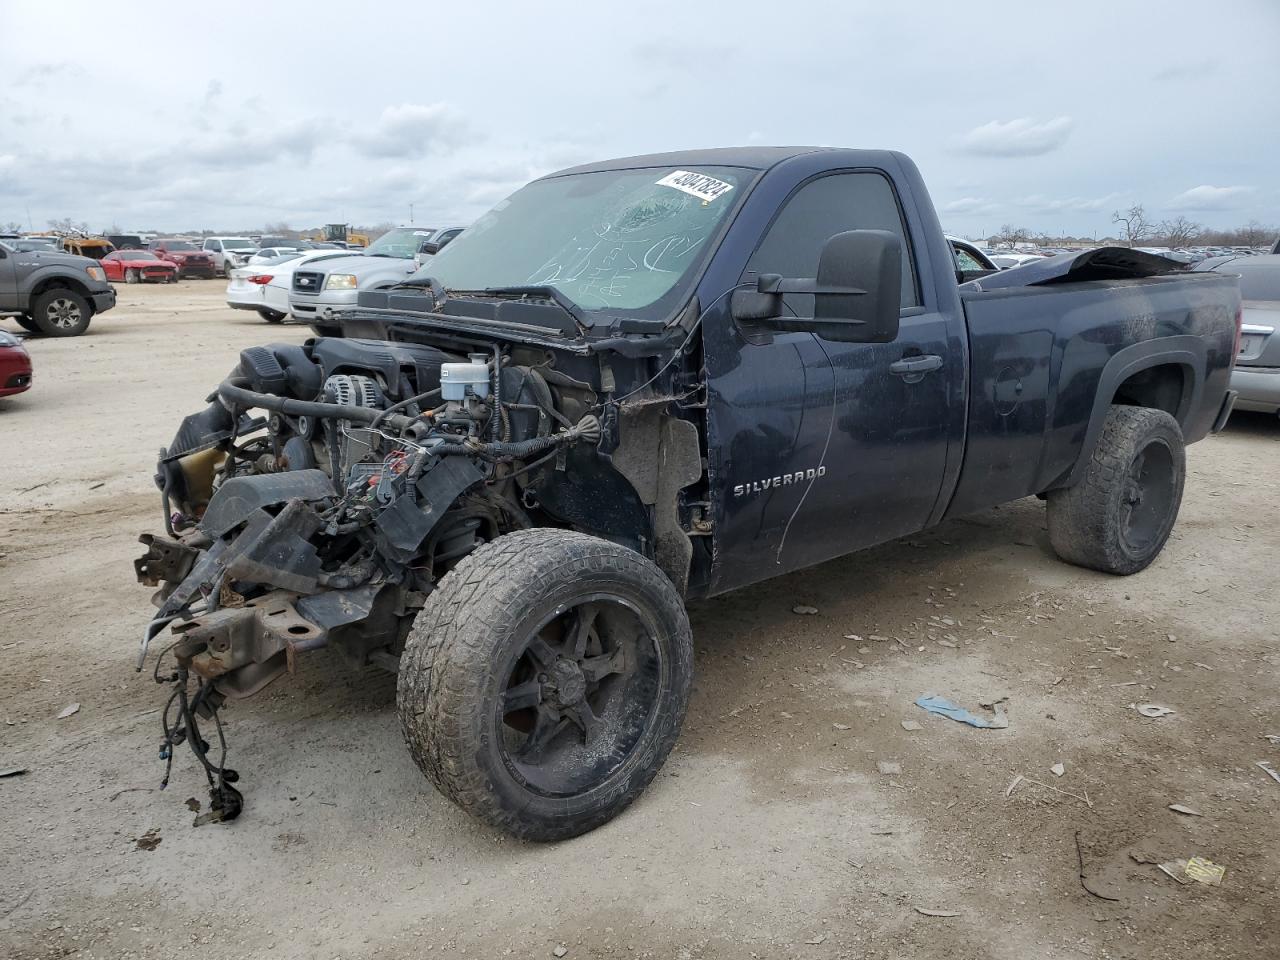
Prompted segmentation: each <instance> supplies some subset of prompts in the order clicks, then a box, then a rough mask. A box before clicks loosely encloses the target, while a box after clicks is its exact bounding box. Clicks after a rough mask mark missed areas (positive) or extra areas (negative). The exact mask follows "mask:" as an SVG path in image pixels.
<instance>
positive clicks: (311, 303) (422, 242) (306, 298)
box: [289, 227, 436, 336]
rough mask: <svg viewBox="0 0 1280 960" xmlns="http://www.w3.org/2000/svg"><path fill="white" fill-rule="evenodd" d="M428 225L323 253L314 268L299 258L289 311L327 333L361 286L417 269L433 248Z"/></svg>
mask: <svg viewBox="0 0 1280 960" xmlns="http://www.w3.org/2000/svg"><path fill="white" fill-rule="evenodd" d="M435 232H436V231H434V230H431V229H429V228H422V229H418V228H414V227H399V228H397V229H395V230H388V231H387V232H386V233H384V234H383V235H382V236H380V237H379V238H378V239H377V240H375V241H373V243H371V244H370V245H369V247H368V249H367V250H364V251H362V252H360V253H357V254H352V253H350V252H348V253H347V254H346V255H345V256H340V257H337V258H335V259H333V260H329V259H328V258H325V261H324V262H323V263H317V264H316V265H315V266H314V268H313V266H312V264H311V263H307V264H304V265H303V266H302V267H301V268H300V269H298V270H296V271H294V273H293V293H292V294H291V295H290V297H289V312H290V313H292V314H293V315H294V316H295V317H297V318H298V319H299V320H305V321H307V322H308V323H311V324H313V329H315V330H316V332H317V333H320V334H321V335H323V336H330V335H332V333H333V331H334V330H336V329H337V325H336V324H335V323H333V322H332V321H333V320H334V318H336V317H337V315H338V314H340V313H343V312H345V311H348V310H350V309H352V308H353V307H354V306H355V305H356V301H357V300H358V299H359V296H360V291H361V290H372V289H373V288H375V287H379V286H383V285H384V284H385V285H390V284H395V283H399V282H401V281H402V280H405V279H406V278H407V277H408V276H409V275H410V274H412V273H413V272H414V271H415V270H417V269H418V267H419V264H420V263H421V262H422V259H423V258H422V255H423V254H426V255H427V259H429V258H430V255H431V254H433V253H434V252H435V248H433V247H432V246H431V239H432V237H433V236H434V235H435Z"/></svg>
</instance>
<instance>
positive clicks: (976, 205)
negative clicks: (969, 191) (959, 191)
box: [942, 197, 997, 215]
mask: <svg viewBox="0 0 1280 960" xmlns="http://www.w3.org/2000/svg"><path fill="white" fill-rule="evenodd" d="M996 209H997V205H996V204H994V203H992V202H991V201H990V200H987V199H985V198H983V197H961V198H960V199H959V200H952V201H951V202H950V203H944V204H943V205H942V212H943V213H958V214H966V213H967V214H975V215H976V214H987V213H994V212H995V211H996Z"/></svg>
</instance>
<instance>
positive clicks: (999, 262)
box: [991, 251, 1044, 270]
mask: <svg viewBox="0 0 1280 960" xmlns="http://www.w3.org/2000/svg"><path fill="white" fill-rule="evenodd" d="M1043 259H1044V258H1043V257H1042V256H1040V254H1038V253H1009V252H1008V251H1001V252H1000V253H993V254H992V255H991V262H992V263H994V264H995V265H996V266H997V267H998V268H999V269H1001V270H1012V269H1013V268H1014V267H1020V266H1022V265H1023V264H1024V263H1035V262H1036V261H1037V260H1043Z"/></svg>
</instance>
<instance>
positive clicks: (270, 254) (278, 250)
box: [228, 246, 309, 276]
mask: <svg viewBox="0 0 1280 960" xmlns="http://www.w3.org/2000/svg"><path fill="white" fill-rule="evenodd" d="M308 249H309V248H308V247H290V246H279V247H262V248H260V249H258V250H255V251H254V252H253V256H251V257H250V258H249V259H248V260H246V261H245V263H244V266H246V267H252V266H254V265H255V264H259V263H270V262H272V261H273V260H279V259H280V258H281V257H287V256H289V255H290V254H298V253H303V252H305V251H306V250H308ZM228 276H229V275H228Z"/></svg>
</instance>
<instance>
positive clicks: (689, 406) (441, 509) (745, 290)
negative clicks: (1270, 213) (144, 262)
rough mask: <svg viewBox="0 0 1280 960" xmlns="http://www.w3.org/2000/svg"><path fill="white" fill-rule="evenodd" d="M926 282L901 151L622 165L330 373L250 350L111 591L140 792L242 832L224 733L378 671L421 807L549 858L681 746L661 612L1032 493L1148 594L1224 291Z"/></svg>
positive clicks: (393, 297)
mask: <svg viewBox="0 0 1280 960" xmlns="http://www.w3.org/2000/svg"><path fill="white" fill-rule="evenodd" d="M957 267H958V264H957V262H956V260H955V259H954V257H953V253H952V249H951V247H950V245H949V244H948V242H947V240H946V239H945V238H944V236H943V233H942V230H941V228H940V227H939V224H938V221H937V218H936V216H935V213H934V210H933V207H932V204H931V203H930V200H929V197H928V194H927V193H926V191H925V187H924V185H923V183H922V182H921V179H920V176H919V174H918V173H917V171H916V168H915V167H914V165H913V164H912V163H911V161H910V160H908V159H907V158H906V157H904V156H902V155H900V154H897V153H890V152H880V151H860V150H841V149H814V148H805V149H798V148H786V149H783V148H744V149H725V150H707V151H698V152H688V153H673V154H661V155H654V156H646V157H633V158H629V159H624V160H613V161H608V162H604V163H596V164H590V165H587V166H582V167H577V168H574V169H571V170H566V171H563V172H561V173H557V174H553V175H550V176H547V177H543V178H542V179H540V180H537V181H535V182H533V183H531V184H529V185H528V186H526V187H524V188H523V189H521V190H519V191H518V192H516V193H515V194H514V195H513V196H511V197H510V198H509V199H507V200H505V201H503V202H502V203H501V204H499V205H498V206H497V207H496V208H494V210H493V211H491V212H490V213H488V214H487V215H485V216H484V217H482V218H481V219H480V220H479V221H478V222H477V223H476V224H475V225H474V226H472V227H471V228H470V229H468V230H467V231H466V232H465V233H464V234H462V236H460V237H459V238H458V239H457V240H455V241H454V242H453V243H452V244H451V245H450V246H449V247H448V248H446V249H444V250H442V251H440V252H439V254H438V255H437V256H435V257H434V258H433V259H432V260H431V262H430V263H429V264H427V265H426V266H425V267H424V268H423V269H422V270H420V271H419V272H418V273H417V274H415V275H413V276H412V277H410V278H408V279H407V280H406V281H404V282H402V283H401V284H399V285H398V286H395V287H393V288H388V289H381V290H374V291H368V292H364V293H362V294H361V296H360V300H359V305H358V306H357V307H356V308H355V309H354V310H352V311H351V312H350V313H348V314H345V315H343V316H342V317H341V318H340V324H341V328H342V329H341V332H342V336H327V337H320V338H316V339H312V340H310V341H308V342H307V343H306V344H304V345H301V346H297V345H285V344H274V345H270V346H264V347H257V348H253V349H250V350H246V351H244V352H243V353H242V354H241V357H240V362H239V365H238V366H237V367H236V369H234V370H233V371H232V372H231V374H230V375H229V376H228V377H227V379H225V380H224V381H223V382H222V383H221V385H220V386H218V387H217V389H216V391H215V393H214V394H213V395H212V396H211V397H210V404H209V406H208V408H207V409H205V410H203V411H200V412H198V413H195V414H193V415H191V416H189V417H187V418H186V419H185V420H184V421H183V423H182V425H181V428H180V429H179V431H178V433H177V435H176V436H175V437H174V439H173V442H172V443H171V444H170V446H169V447H168V448H167V449H166V450H165V451H164V452H163V454H162V456H161V459H160V463H159V467H158V472H157V481H158V484H159V486H160V488H161V491H162V497H163V501H164V518H165V523H166V527H167V529H166V531H165V533H164V534H162V535H155V536H147V537H144V538H143V539H144V542H145V543H147V546H148V550H147V553H146V555H145V556H144V557H142V558H141V559H140V560H138V561H137V573H138V577H139V579H140V580H141V581H143V582H145V583H147V584H150V585H153V586H159V587H160V589H159V590H158V591H157V593H156V595H155V598H154V602H155V603H156V605H157V606H158V608H159V609H158V611H157V614H156V616H155V617H154V618H153V619H152V620H151V621H150V623H149V624H148V626H147V628H146V630H145V635H144V638H143V641H142V651H141V653H140V657H139V665H140V666H141V664H142V663H143V660H144V658H145V657H146V655H147V648H148V646H149V645H151V644H152V642H153V641H154V640H156V638H158V637H159V636H160V635H161V634H162V633H164V634H166V636H165V646H164V652H162V653H161V654H160V660H158V661H157V662H156V664H155V667H154V670H153V671H152V673H153V675H154V676H155V678H156V679H157V680H159V681H161V682H163V683H166V684H171V685H172V692H171V694H170V699H169V701H168V706H167V709H166V710H165V715H164V716H165V719H164V741H163V745H162V751H161V755H162V757H164V758H166V759H168V760H169V761H170V762H171V761H172V758H173V753H174V751H175V750H176V749H177V747H178V745H179V744H182V743H184V742H185V743H186V744H188V745H189V746H190V747H191V749H192V751H193V752H194V754H195V757H196V759H197V761H198V763H199V764H200V765H201V767H202V770H203V772H204V775H205V776H206V777H207V778H208V781H209V784H210V788H211V792H212V799H213V815H214V816H215V817H217V818H221V819H223V820H232V819H234V818H235V817H236V815H237V814H239V813H240V810H241V807H242V799H243V798H242V795H241V793H240V792H239V790H238V789H237V788H236V787H235V786H233V784H234V783H235V782H237V781H238V780H239V775H238V773H237V772H236V771H234V770H232V769H229V768H228V767H227V766H226V761H225V753H226V744H225V739H223V737H222V734H223V729H222V725H221V722H220V718H219V710H220V709H221V708H222V707H223V706H225V705H226V703H227V702H228V701H230V700H236V699H239V698H243V697H247V696H250V695H252V694H253V693H255V692H256V691H258V690H260V689H262V687H264V686H265V685H266V684H268V683H271V682H272V681H274V680H276V679H277V678H279V677H281V676H284V675H287V674H289V673H291V672H292V671H293V670H294V669H295V667H296V664H297V663H298V661H299V660H300V659H301V658H303V657H305V655H306V653H307V651H310V650H314V649H316V648H318V647H322V646H328V647H331V648H335V649H336V650H337V651H339V652H340V653H341V655H342V656H343V657H345V658H346V660H347V661H349V662H350V664H351V665H352V667H353V668H363V667H366V666H370V665H374V666H379V667H385V668H387V669H391V670H395V671H397V672H398V675H399V679H398V697H397V700H398V708H399V714H400V718H401V722H402V727H403V731H404V736H405V739H406V741H407V743H408V746H409V749H410V751H411V753H412V755H413V758H414V760H415V761H416V762H417V763H418V765H419V766H420V767H421V769H422V770H423V772H424V773H425V774H426V776H427V777H428V778H429V779H430V780H431V781H432V782H433V783H434V784H435V785H436V786H437V787H438V788H439V789H440V790H441V791H442V792H443V793H444V794H445V795H446V796H448V797H449V798H450V799H452V800H454V801H455V802H456V803H457V804H459V805H460V806H461V807H463V808H464V809H466V810H468V811H469V812H471V813H472V814H475V815H477V816H479V817H481V818H483V819H484V820H485V821H487V822H489V823H491V824H493V825H496V826H497V827H499V828H501V829H503V830H507V831H509V832H511V833H514V834H517V835H519V836H522V837H527V838H534V839H542V840H549V839H557V838H563V837H569V836H573V835H575V834H579V833H582V832H584V831H587V830H590V829H592V828H594V827H596V826H599V825H600V824H603V823H605V822H606V821H608V820H609V819H610V818H612V817H613V816H615V815H616V814H617V813H618V812H619V811H621V810H622V809H623V808H625V807H626V806H627V804H629V803H630V802H631V801H632V800H633V799H634V798H635V797H636V796H637V795H638V794H639V793H640V792H641V791H642V790H643V789H644V787H645V786H646V785H647V784H648V783H649V782H650V780H651V779H652V778H653V776H654V774H655V773H656V771H657V770H658V768H659V767H660V766H661V765H662V763H663V761H664V760H665V759H666V757H667V755H668V752H669V751H670V750H671V748H672V745H673V744H674V742H675V740H676V737H677V735H678V733H679V730H680V726H681V722H682V720H683V718H684V715H685V707H686V704H687V701H688V697H689V690H690V682H691V670H692V659H693V658H692V638H691V636H690V628H689V621H688V619H687V617H686V614H685V609H684V601H685V600H686V599H687V598H694V597H706V596H710V595H714V594H720V593H724V592H726V591H729V590H733V589H735V588H738V587H742V586H744V585H747V584H750V583H754V582H757V581H760V580H763V579H765V578H768V577H775V576H778V575H780V574H784V573H787V572H789V571H793V570H798V569H801V568H804V567H808V566H811V565H813V564H817V563H821V562H822V561H824V560H827V559H830V558H832V557H837V556H840V555H841V554H846V553H849V552H850V551H854V550H858V549H861V548H864V547H870V546H872V545H874V544H877V543H882V542H884V541H886V540H890V539H892V538H894V537H900V536H903V535H905V534H910V533H913V532H915V531H918V530H921V529H923V528H926V527H929V526H931V525H933V524H937V523H939V522H940V521H942V520H944V519H946V518H948V517H953V516H956V515H959V514H965V513H970V512H973V511H977V510H982V509H985V508H988V507H991V506H992V505H995V504H999V503H1003V502H1006V501H1011V500H1015V499H1018V498H1021V497H1028V496H1031V495H1038V496H1040V497H1042V498H1043V499H1044V500H1046V501H1047V510H1048V526H1049V536H1050V540H1051V542H1052V544H1053V547H1054V549H1055V550H1056V551H1057V552H1058V553H1059V554H1060V555H1061V556H1062V557H1063V558H1064V559H1065V560H1067V561H1069V562H1071V563H1075V564H1080V565H1083V566H1086V567H1091V568H1093V569H1096V570H1101V571H1107V572H1109V573H1114V574H1131V573H1135V572H1137V571H1139V570H1142V569H1143V568H1144V567H1146V566H1147V565H1148V564H1150V563H1151V562H1152V560H1153V559H1154V558H1155V557H1156V555H1157V554H1158V553H1159V552H1160V550H1161V548H1162V547H1163V545H1164V543H1165V540H1166V538H1167V537H1168V536H1169V532H1170V529H1171V528H1172V526H1173V524H1174V520H1175V518H1176V516H1177V513H1178V507H1179V502H1180V500H1181V496H1182V488H1183V482H1184V477H1185V467H1184V446H1185V444H1187V443H1191V442H1194V441H1196V440H1200V439H1201V438H1203V437H1204V436H1205V435H1206V434H1208V433H1209V432H1210V431H1212V430H1214V429H1216V428H1218V427H1220V425H1221V424H1222V423H1223V422H1224V421H1225V418H1226V417H1227V415H1228V414H1229V412H1230V408H1231V394H1230V393H1229V391H1228V378H1229V376H1230V371H1231V363H1232V358H1233V355H1234V351H1235V345H1236V341H1237V339H1238V337H1239V306H1240V304H1239V294H1238V291H1237V288H1236V281H1235V279H1234V278H1230V277H1224V276H1219V275H1214V274H1187V273H1182V272H1174V271H1176V270H1177V265H1175V264H1173V263H1171V262H1170V261H1168V260H1165V259H1163V258H1159V257H1152V256H1148V255H1145V254H1142V253H1140V252H1135V251H1130V250H1122V249H1101V250H1096V251H1091V252H1088V253H1083V254H1079V255H1063V256H1060V257H1056V258H1053V259H1049V260H1045V261H1043V262H1041V263H1037V264H1034V265H1032V266H1028V267H1022V268H1019V269H1015V270H1009V271H1006V272H1003V273H992V274H989V275H987V274H982V273H977V274H966V273H963V272H959V271H958V269H957ZM158 645H159V644H157V646H158ZM214 727H216V732H217V734H218V738H217V740H216V744H217V745H216V746H211V745H210V743H209V740H210V739H213V734H212V731H213V729H214Z"/></svg>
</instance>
